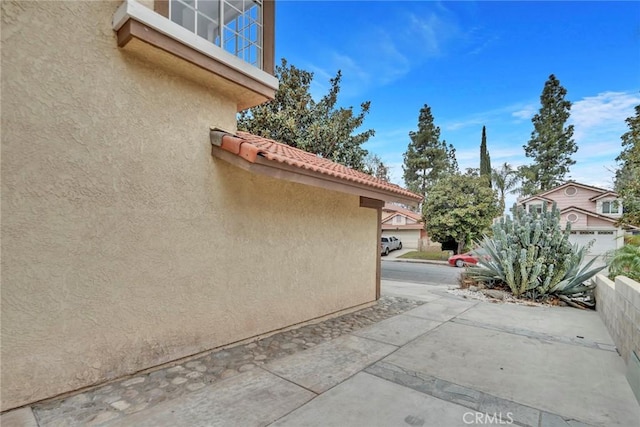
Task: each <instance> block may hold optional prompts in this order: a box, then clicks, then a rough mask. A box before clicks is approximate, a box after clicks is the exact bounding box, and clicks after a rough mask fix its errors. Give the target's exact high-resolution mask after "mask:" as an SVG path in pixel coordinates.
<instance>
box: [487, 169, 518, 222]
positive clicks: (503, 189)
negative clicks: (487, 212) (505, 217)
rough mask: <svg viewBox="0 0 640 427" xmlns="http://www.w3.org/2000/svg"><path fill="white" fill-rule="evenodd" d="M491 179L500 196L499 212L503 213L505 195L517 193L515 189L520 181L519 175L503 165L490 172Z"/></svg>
mask: <svg viewBox="0 0 640 427" xmlns="http://www.w3.org/2000/svg"><path fill="white" fill-rule="evenodd" d="M491 178H492V180H493V184H494V185H495V188H497V189H498V194H499V196H500V212H504V208H505V202H504V199H505V196H506V195H507V193H514V192H515V191H517V188H516V187H517V185H518V182H519V181H520V175H519V174H518V172H517V171H516V170H515V169H513V168H512V167H511V166H510V165H509V164H508V163H504V164H503V165H502V166H500V169H493V170H492V171H491Z"/></svg>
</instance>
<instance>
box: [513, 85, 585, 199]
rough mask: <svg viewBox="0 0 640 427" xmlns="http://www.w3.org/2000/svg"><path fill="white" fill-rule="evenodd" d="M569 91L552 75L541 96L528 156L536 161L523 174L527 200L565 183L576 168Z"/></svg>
mask: <svg viewBox="0 0 640 427" xmlns="http://www.w3.org/2000/svg"><path fill="white" fill-rule="evenodd" d="M566 95H567V90H566V89H565V88H564V87H562V86H561V85H560V81H559V80H558V79H556V76H554V75H553V74H551V75H550V76H549V79H548V80H547V81H546V83H545V85H544V89H543V91H542V95H541V96H540V104H541V107H540V110H539V112H538V114H536V115H535V116H533V119H531V122H532V123H533V132H531V139H530V140H529V142H528V143H527V145H525V146H523V148H524V151H525V155H526V156H527V157H530V158H532V159H533V164H531V165H529V166H527V167H525V168H524V169H523V170H522V171H523V173H522V179H523V186H522V188H523V192H524V193H528V194H524V193H523V195H524V196H528V195H531V194H534V193H536V192H538V191H546V190H550V189H552V188H553V187H556V186H557V185H559V184H561V183H562V182H563V181H564V177H565V175H566V174H567V173H568V172H569V167H570V166H571V165H573V164H575V163H576V162H575V160H573V159H572V158H571V155H572V154H574V153H575V152H576V151H578V146H577V145H576V143H575V142H574V141H573V139H572V137H573V125H568V126H567V125H566V123H567V120H569V115H570V110H571V102H569V101H567V100H566V99H565V96H566Z"/></svg>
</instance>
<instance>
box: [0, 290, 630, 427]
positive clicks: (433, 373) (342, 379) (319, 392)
mask: <svg viewBox="0 0 640 427" xmlns="http://www.w3.org/2000/svg"><path fill="white" fill-rule="evenodd" d="M382 290H383V293H389V294H393V295H396V296H398V295H401V296H405V297H407V298H419V299H421V300H423V301H426V303H425V304H424V305H421V306H419V307H417V308H414V309H411V310H409V311H406V312H405V313H403V314H400V315H397V316H394V317H391V318H388V319H386V320H383V321H381V322H379V323H376V324H373V325H371V326H368V327H366V328H363V329H359V330H357V331H354V332H352V333H351V334H347V335H343V336H340V337H338V338H336V339H333V340H331V341H328V342H325V343H322V344H320V345H317V346H315V347H312V348H309V349H307V350H304V351H301V352H298V353H295V354H292V355H290V356H286V357H283V358H280V359H277V360H274V361H272V362H270V363H268V364H265V365H263V366H261V367H259V368H256V369H253V370H251V371H248V372H244V373H242V374H240V375H237V376H235V377H232V378H228V379H225V380H222V381H219V382H217V383H214V384H212V385H210V386H207V387H205V388H202V389H200V390H197V391H194V392H192V393H189V394H187V395H183V396H180V397H178V398H175V399H171V400H167V401H164V402H162V403H159V404H157V405H155V406H153V407H150V408H148V409H144V410H142V411H139V412H136V413H133V414H131V415H128V416H125V417H121V418H118V419H112V420H107V419H102V420H101V419H95V420H93V422H92V423H91V424H92V425H108V426H237V425H242V426H261V425H274V426H405V425H410V426H465V425H491V424H493V425H498V424H503V425H506V424H514V425H523V426H534V427H538V426H541V427H542V426H545V427H547V426H548V427H551V426H625V427H627V426H637V425H639V420H640V405H638V402H637V401H636V399H635V396H634V395H633V392H632V391H631V388H630V386H629V384H628V382H627V380H626V378H625V365H624V363H623V361H622V358H621V357H620V356H619V355H618V353H617V352H616V349H615V346H614V345H613V342H612V340H611V338H610V336H609V334H608V332H607V330H606V328H605V326H604V324H603V323H602V321H601V320H600V317H599V316H598V314H597V313H596V312H593V311H581V310H577V309H573V308H562V307H539V306H523V305H514V304H502V303H491V302H481V301H477V300H471V299H465V298H461V297H457V296H454V295H451V294H447V293H446V288H440V287H425V286H421V285H416V284H406V283H397V282H383V287H382ZM68 421H69V420H67V422H65V420H64V419H58V420H56V422H55V423H47V424H43V423H40V424H38V423H37V420H36V417H35V416H34V415H33V412H32V411H31V409H30V408H23V409H20V410H18V411H14V412H13V413H7V414H4V415H3V416H2V425H3V427H5V426H13V425H40V426H45V425H46V426H50V425H57V426H60V425H73V423H69V422H68ZM29 423H31V424H29Z"/></svg>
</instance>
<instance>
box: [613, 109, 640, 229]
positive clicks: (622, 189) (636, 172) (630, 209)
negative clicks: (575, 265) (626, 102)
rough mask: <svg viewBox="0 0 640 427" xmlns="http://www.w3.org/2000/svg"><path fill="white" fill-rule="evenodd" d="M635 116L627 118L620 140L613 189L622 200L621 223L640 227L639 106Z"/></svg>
mask: <svg viewBox="0 0 640 427" xmlns="http://www.w3.org/2000/svg"><path fill="white" fill-rule="evenodd" d="M635 111H636V114H635V116H633V117H629V118H627V120H626V122H627V125H628V126H629V131H628V132H625V133H624V134H623V135H622V137H621V139H622V153H620V155H619V156H618V157H617V158H616V160H617V161H618V162H620V163H621V164H620V168H619V169H618V170H617V171H616V180H615V189H616V191H617V192H618V194H620V197H621V199H622V209H623V214H622V218H621V220H620V221H621V222H622V223H626V224H631V225H635V226H637V227H640V105H636V108H635Z"/></svg>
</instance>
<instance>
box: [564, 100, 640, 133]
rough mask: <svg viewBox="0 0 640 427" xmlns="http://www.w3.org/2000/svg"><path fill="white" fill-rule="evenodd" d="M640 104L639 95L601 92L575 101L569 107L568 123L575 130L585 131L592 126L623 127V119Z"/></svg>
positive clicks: (630, 114) (631, 113)
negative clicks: (569, 116)
mask: <svg viewBox="0 0 640 427" xmlns="http://www.w3.org/2000/svg"><path fill="white" fill-rule="evenodd" d="M638 104H640V96H639V95H637V94H631V93H626V92H602V93H599V94H598V95H596V96H588V97H586V98H583V99H581V100H580V101H576V102H574V103H573V106H572V107H571V118H570V123H572V124H573V125H574V126H575V127H576V131H577V130H578V129H580V131H581V132H586V131H587V130H589V129H592V128H594V127H598V128H603V127H604V128H607V129H624V127H625V119H626V118H627V117H629V116H632V115H633V109H634V107H635V106H636V105H638Z"/></svg>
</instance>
